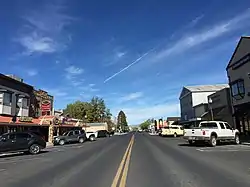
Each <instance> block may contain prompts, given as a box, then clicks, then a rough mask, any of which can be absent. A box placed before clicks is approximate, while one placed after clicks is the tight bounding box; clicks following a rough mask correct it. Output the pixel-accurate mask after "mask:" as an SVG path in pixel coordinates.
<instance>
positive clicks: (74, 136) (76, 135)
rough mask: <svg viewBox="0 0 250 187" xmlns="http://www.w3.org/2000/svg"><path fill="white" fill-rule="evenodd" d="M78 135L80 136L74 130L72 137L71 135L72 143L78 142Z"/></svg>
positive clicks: (78, 132)
mask: <svg viewBox="0 0 250 187" xmlns="http://www.w3.org/2000/svg"><path fill="white" fill-rule="evenodd" d="M79 135H80V131H78V130H75V131H74V135H73V141H74V142H77V141H78V137H79Z"/></svg>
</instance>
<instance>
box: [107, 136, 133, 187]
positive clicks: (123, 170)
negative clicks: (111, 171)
mask: <svg viewBox="0 0 250 187" xmlns="http://www.w3.org/2000/svg"><path fill="white" fill-rule="evenodd" d="M134 139H135V137H134V135H133V136H132V137H131V139H130V141H129V144H128V147H127V149H126V151H125V153H124V155H123V158H122V161H121V163H120V165H119V168H118V170H117V172H116V175H115V178H114V180H113V183H112V185H111V187H117V186H118V182H119V179H120V185H119V187H125V186H126V180H127V176H128V168H129V162H130V158H131V152H132V146H133V144H134Z"/></svg>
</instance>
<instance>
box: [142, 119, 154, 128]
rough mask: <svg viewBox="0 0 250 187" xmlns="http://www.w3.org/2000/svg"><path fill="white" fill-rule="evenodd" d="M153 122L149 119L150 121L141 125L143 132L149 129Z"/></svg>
mask: <svg viewBox="0 0 250 187" xmlns="http://www.w3.org/2000/svg"><path fill="white" fill-rule="evenodd" d="M151 121H152V120H151V119H148V120H146V121H144V122H143V123H141V124H140V128H141V129H142V130H145V129H148V127H149V126H150V124H151Z"/></svg>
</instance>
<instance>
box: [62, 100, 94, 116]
mask: <svg viewBox="0 0 250 187" xmlns="http://www.w3.org/2000/svg"><path fill="white" fill-rule="evenodd" d="M88 108H89V106H88V103H87V102H81V101H76V102H74V103H71V104H68V105H67V107H66V109H64V111H63V113H64V114H65V115H69V116H70V117H72V118H77V119H84V118H85V116H86V111H87V110H88Z"/></svg>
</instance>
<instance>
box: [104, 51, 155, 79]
mask: <svg viewBox="0 0 250 187" xmlns="http://www.w3.org/2000/svg"><path fill="white" fill-rule="evenodd" d="M153 50H154V48H153V49H150V50H149V51H148V52H146V53H144V54H143V55H141V56H140V57H139V58H137V59H136V60H135V61H133V62H132V63H131V64H129V65H127V66H126V67H124V68H122V69H121V70H120V71H118V72H116V73H115V74H113V75H111V76H110V77H108V78H107V79H105V80H104V82H103V83H106V82H108V81H110V80H111V79H113V78H115V77H116V76H118V75H119V74H120V73H122V72H124V71H126V70H127V69H129V68H130V67H131V66H133V65H135V64H136V63H138V62H139V61H140V60H142V59H143V58H144V57H146V56H147V55H148V54H149V53H150V52H151V51H153Z"/></svg>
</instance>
